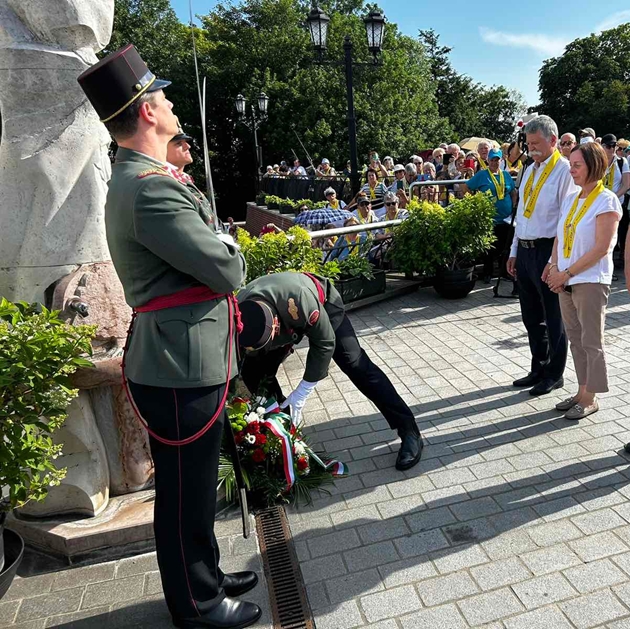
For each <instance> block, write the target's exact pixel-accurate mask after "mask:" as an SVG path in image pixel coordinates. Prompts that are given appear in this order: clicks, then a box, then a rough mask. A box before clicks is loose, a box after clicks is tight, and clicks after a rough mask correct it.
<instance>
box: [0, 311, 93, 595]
mask: <svg viewBox="0 0 630 629" xmlns="http://www.w3.org/2000/svg"><path fill="white" fill-rule="evenodd" d="M58 315H59V313H58V312H57V311H50V310H47V309H46V308H41V309H38V308H37V307H36V306H35V305H28V304H26V303H24V302H20V303H16V304H13V303H11V302H9V301H7V300H6V299H2V300H1V301H0V540H4V544H3V545H2V544H0V597H1V596H2V595H3V594H4V593H5V592H6V591H7V590H8V588H9V585H10V584H11V581H12V580H13V578H14V576H15V573H16V571H17V567H18V565H19V562H20V560H21V555H22V551H23V542H22V540H21V539H20V537H19V536H18V535H17V534H16V533H14V532H11V531H8V530H5V529H4V525H5V522H6V518H7V515H8V513H9V512H10V511H11V510H13V509H16V508H18V507H21V506H23V505H25V504H26V503H27V502H29V501H31V500H43V499H44V498H45V497H46V495H47V493H48V490H49V488H50V487H53V486H55V485H58V484H59V483H60V482H61V480H62V479H63V477H64V476H65V473H66V470H65V469H57V467H56V466H55V463H54V460H55V459H56V458H57V457H58V456H59V454H60V452H61V450H62V447H63V446H62V445H60V444H55V443H54V442H53V439H52V435H53V433H54V432H55V431H56V430H57V429H58V428H59V427H60V426H61V425H62V424H63V422H64V420H65V418H66V416H67V408H68V405H69V404H70V402H71V400H72V399H73V398H74V397H76V395H77V393H78V391H77V390H76V389H72V388H71V387H70V382H69V376H70V374H72V373H74V372H75V371H76V370H77V369H78V368H79V367H91V366H92V363H91V362H90V361H89V360H87V359H86V358H83V357H82V356H84V355H91V352H92V346H91V339H92V337H93V336H94V333H95V331H96V328H95V326H76V327H73V326H70V325H68V324H66V323H64V322H63V321H61V320H60V319H59V317H58Z"/></svg>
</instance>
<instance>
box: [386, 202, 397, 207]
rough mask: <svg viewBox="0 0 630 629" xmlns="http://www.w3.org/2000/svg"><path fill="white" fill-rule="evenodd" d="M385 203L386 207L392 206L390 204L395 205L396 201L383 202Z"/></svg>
mask: <svg viewBox="0 0 630 629" xmlns="http://www.w3.org/2000/svg"><path fill="white" fill-rule="evenodd" d="M385 205H386V206H387V207H390V206H392V205H396V201H393V202H392V201H388V202H387V203H385Z"/></svg>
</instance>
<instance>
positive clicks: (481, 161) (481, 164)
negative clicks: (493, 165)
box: [479, 156, 488, 170]
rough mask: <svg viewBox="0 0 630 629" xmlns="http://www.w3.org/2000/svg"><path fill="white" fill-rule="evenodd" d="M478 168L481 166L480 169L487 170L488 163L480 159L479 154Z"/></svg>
mask: <svg viewBox="0 0 630 629" xmlns="http://www.w3.org/2000/svg"><path fill="white" fill-rule="evenodd" d="M479 168H481V170H488V164H486V162H484V161H483V159H481V156H479Z"/></svg>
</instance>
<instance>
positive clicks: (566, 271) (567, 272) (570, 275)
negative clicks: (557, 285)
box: [564, 269, 575, 278]
mask: <svg viewBox="0 0 630 629" xmlns="http://www.w3.org/2000/svg"><path fill="white" fill-rule="evenodd" d="M564 272H565V273H566V274H567V275H568V276H569V278H571V277H575V275H573V273H571V271H569V269H565V270H564Z"/></svg>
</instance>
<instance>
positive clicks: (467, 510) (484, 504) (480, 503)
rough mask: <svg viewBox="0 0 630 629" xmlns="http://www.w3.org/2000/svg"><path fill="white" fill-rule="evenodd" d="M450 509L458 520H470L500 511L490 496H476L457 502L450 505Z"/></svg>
mask: <svg viewBox="0 0 630 629" xmlns="http://www.w3.org/2000/svg"><path fill="white" fill-rule="evenodd" d="M449 508H450V510H451V511H452V512H453V514H454V515H455V517H456V518H457V519H458V520H462V521H465V520H472V519H474V518H479V517H482V516H486V515H492V514H494V513H498V512H500V511H501V507H500V506H499V505H498V504H497V503H496V502H495V501H494V500H492V498H490V497H488V496H486V497H484V498H476V499H474V500H467V501H466V502H461V503H459V504H455V505H451V506H450V507H449Z"/></svg>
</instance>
